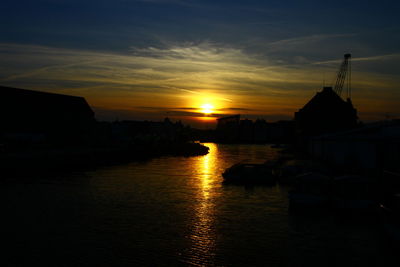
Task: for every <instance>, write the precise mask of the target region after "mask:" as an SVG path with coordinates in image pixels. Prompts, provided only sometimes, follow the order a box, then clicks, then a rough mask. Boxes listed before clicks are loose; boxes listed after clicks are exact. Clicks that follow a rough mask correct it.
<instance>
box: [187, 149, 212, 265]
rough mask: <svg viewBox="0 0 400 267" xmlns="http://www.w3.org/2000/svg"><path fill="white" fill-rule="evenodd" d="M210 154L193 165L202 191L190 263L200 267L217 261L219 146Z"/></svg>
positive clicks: (196, 216)
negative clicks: (216, 208) (216, 211)
mask: <svg viewBox="0 0 400 267" xmlns="http://www.w3.org/2000/svg"><path fill="white" fill-rule="evenodd" d="M206 145H207V146H208V147H209V148H210V151H209V153H208V154H207V155H205V156H202V157H198V158H197V159H196V160H197V161H196V162H195V164H193V168H196V170H195V172H196V173H197V175H196V178H197V179H195V181H194V182H195V183H197V185H196V187H197V188H198V194H197V195H196V200H197V201H196V204H195V206H194V216H193V227H192V230H191V234H190V240H191V248H190V249H189V263H190V264H193V265H197V266H204V265H210V264H212V263H213V261H214V255H215V253H214V251H215V243H216V231H215V197H216V194H215V189H216V188H215V187H216V185H217V184H219V183H218V181H217V179H218V173H217V167H216V166H217V155H218V150H217V149H218V148H217V146H216V145H215V144H206Z"/></svg>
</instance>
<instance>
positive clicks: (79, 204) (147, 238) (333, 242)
mask: <svg viewBox="0 0 400 267" xmlns="http://www.w3.org/2000/svg"><path fill="white" fill-rule="evenodd" d="M206 145H207V146H209V147H210V153H209V154H208V155H205V156H198V157H189V158H184V157H165V158H158V159H153V160H151V161H147V162H140V163H137V162H135V163H130V164H126V165H118V166H112V167H105V168H101V169H98V170H95V171H89V172H78V173H74V174H67V175H60V177H55V178H54V179H49V178H42V177H36V179H30V180H28V182H24V183H19V182H13V183H7V184H5V185H4V186H3V188H2V194H3V195H4V196H5V197H6V203H7V205H6V208H5V211H4V213H5V215H6V216H4V217H5V219H4V221H5V225H6V226H5V227H3V233H4V235H5V236H6V238H5V240H6V242H7V243H8V249H7V250H6V255H8V256H7V257H6V259H5V261H6V262H7V263H10V264H9V265H10V266H12V265H15V266H21V265H22V266H24V265H27V264H29V265H31V264H42V265H43V264H46V265H51V266H188V265H194V266H310V265H314V264H315V265H319V264H320V266H343V264H344V263H349V264H350V265H352V266H366V265H368V266H375V264H378V263H382V262H384V261H385V258H384V257H383V255H385V253H384V252H382V251H381V250H382V248H381V246H380V235H379V231H378V229H377V227H376V225H375V224H373V223H370V222H368V221H367V222H366V221H365V220H364V221H362V223H361V222H360V221H351V222H349V221H347V220H346V219H343V218H337V217H332V216H329V215H323V216H314V215H304V216H303V215H301V216H298V215H297V216H294V215H289V213H288V200H287V189H286V188H285V187H279V186H274V187H253V188H245V187H241V186H227V185H222V183H221V182H222V177H221V173H222V172H223V171H224V170H225V168H227V167H229V166H231V165H232V164H234V163H236V162H239V161H242V160H250V161H251V162H264V161H265V160H268V159H273V158H275V157H276V153H277V152H276V150H273V149H271V148H270V147H269V146H265V145H216V144H206ZM377 266H378V265H377Z"/></svg>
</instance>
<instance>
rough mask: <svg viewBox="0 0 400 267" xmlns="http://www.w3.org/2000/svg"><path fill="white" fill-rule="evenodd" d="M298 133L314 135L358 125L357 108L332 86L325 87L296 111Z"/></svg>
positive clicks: (299, 134)
mask: <svg viewBox="0 0 400 267" xmlns="http://www.w3.org/2000/svg"><path fill="white" fill-rule="evenodd" d="M295 123H296V134H297V135H298V136H313V135H319V134H323V133H329V132H335V131H340V130H345V129H350V128H354V127H356V126H357V110H356V109H355V108H354V107H353V104H352V102H351V100H350V99H347V101H345V100H343V99H342V98H341V97H340V96H339V95H338V94H336V93H335V92H334V91H333V90H332V87H324V88H323V90H322V91H321V92H318V93H317V94H316V95H315V96H314V97H313V98H312V99H311V100H310V101H309V102H308V103H307V104H306V105H305V106H304V107H303V108H301V109H300V110H299V111H298V112H296V113H295Z"/></svg>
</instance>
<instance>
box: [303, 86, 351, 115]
mask: <svg viewBox="0 0 400 267" xmlns="http://www.w3.org/2000/svg"><path fill="white" fill-rule="evenodd" d="M341 108H344V109H348V108H353V105H352V104H351V102H346V101H344V100H343V99H342V98H341V97H340V96H339V95H338V94H336V93H335V92H334V91H333V90H332V87H324V89H323V90H322V91H321V92H318V93H317V94H316V95H315V96H314V97H313V98H311V100H310V101H309V102H308V103H307V104H306V105H305V106H304V107H303V108H302V109H300V111H303V112H316V111H322V110H332V111H334V110H338V109H341Z"/></svg>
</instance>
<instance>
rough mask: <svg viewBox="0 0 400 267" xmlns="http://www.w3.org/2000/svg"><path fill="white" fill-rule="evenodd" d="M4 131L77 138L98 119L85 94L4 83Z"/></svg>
mask: <svg viewBox="0 0 400 267" xmlns="http://www.w3.org/2000/svg"><path fill="white" fill-rule="evenodd" d="M0 122H1V126H0V134H2V135H7V134H42V135H45V136H46V138H50V139H51V138H55V139H58V138H70V139H74V138H75V137H78V136H80V135H82V134H83V133H84V132H85V131H87V129H88V128H89V127H90V126H91V125H93V123H94V122H95V118H94V112H93V111H92V109H91V108H90V106H89V105H88V103H87V102H86V100H85V99H84V98H83V97H77V96H68V95H61V94H53V93H46V92H39V91H32V90H25V89H17V88H10V87H3V86H0Z"/></svg>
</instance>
